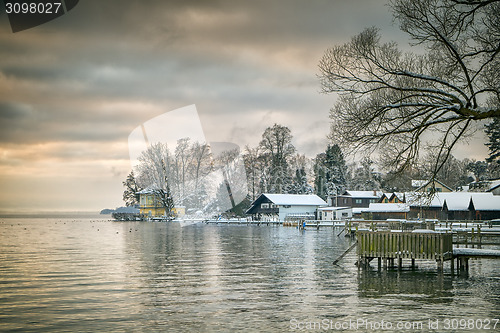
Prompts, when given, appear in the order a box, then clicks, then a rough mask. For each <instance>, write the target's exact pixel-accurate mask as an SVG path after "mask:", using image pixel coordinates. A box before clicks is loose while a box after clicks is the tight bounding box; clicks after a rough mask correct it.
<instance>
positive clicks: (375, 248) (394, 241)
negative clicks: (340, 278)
mask: <svg viewBox="0 0 500 333" xmlns="http://www.w3.org/2000/svg"><path fill="white" fill-rule="evenodd" d="M357 237H358V248H357V252H358V256H359V257H360V258H388V259H395V258H397V259H432V260H438V261H444V260H448V259H451V258H452V256H453V239H452V235H451V234H447V233H437V232H391V231H364V230H363V231H358V232H357Z"/></svg>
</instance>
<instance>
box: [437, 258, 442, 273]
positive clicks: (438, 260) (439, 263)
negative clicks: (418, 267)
mask: <svg viewBox="0 0 500 333" xmlns="http://www.w3.org/2000/svg"><path fill="white" fill-rule="evenodd" d="M436 261H437V269H438V272H442V271H443V260H442V259H437V260H436Z"/></svg>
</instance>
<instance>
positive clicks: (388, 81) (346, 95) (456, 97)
mask: <svg viewBox="0 0 500 333" xmlns="http://www.w3.org/2000/svg"><path fill="white" fill-rule="evenodd" d="M390 5H391V7H392V9H393V11H394V16H395V18H396V20H398V21H399V23H400V27H401V29H402V30H403V31H405V32H407V33H408V34H409V35H410V37H411V41H412V45H419V46H425V47H426V49H427V51H428V52H427V53H425V54H414V53H403V52H402V51H400V49H399V48H398V47H397V45H396V44H395V43H381V42H380V36H379V32H378V30H377V29H376V28H368V29H365V30H364V31H363V32H362V33H360V34H359V35H357V36H355V37H353V38H352V40H351V41H350V42H349V43H346V44H344V45H338V46H334V47H332V48H330V49H328V50H327V51H326V52H325V54H324V56H323V57H322V59H321V60H320V62H319V69H320V75H319V78H320V81H321V85H322V91H323V92H324V93H337V94H338V95H339V99H338V102H337V104H336V105H335V106H334V107H333V108H332V109H331V113H330V117H331V119H332V129H331V133H330V138H331V139H332V140H334V142H339V143H341V144H342V145H343V148H344V149H347V150H348V151H349V150H351V151H358V150H365V151H375V150H377V149H379V150H384V156H385V157H386V158H387V160H389V161H391V166H392V167H393V168H394V169H398V170H403V169H405V168H408V167H411V165H412V163H413V162H414V161H415V160H416V158H418V151H419V148H420V147H421V145H422V142H423V141H429V140H430V141H433V142H437V143H438V149H436V151H437V152H438V156H436V161H437V162H436V164H435V168H434V172H435V174H436V173H437V172H439V170H440V168H441V167H442V166H443V165H444V163H446V160H447V159H448V158H449V156H450V154H451V150H452V149H453V147H454V146H456V144H457V143H458V142H460V140H461V139H463V138H465V137H466V136H467V134H468V131H469V130H470V129H471V128H472V127H473V126H472V124H473V123H474V122H476V121H480V120H485V119H491V118H496V117H500V75H499V73H500V66H499V64H500V59H499V53H500V0H487V1H486V0H485V1H480V0H472V1H466V0H393V1H391V2H390Z"/></svg>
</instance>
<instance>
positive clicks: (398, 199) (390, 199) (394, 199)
mask: <svg viewBox="0 0 500 333" xmlns="http://www.w3.org/2000/svg"><path fill="white" fill-rule="evenodd" d="M378 202H379V203H402V202H405V194H404V193H402V192H393V193H384V194H383V195H382V197H381V198H380V200H379V201H378Z"/></svg>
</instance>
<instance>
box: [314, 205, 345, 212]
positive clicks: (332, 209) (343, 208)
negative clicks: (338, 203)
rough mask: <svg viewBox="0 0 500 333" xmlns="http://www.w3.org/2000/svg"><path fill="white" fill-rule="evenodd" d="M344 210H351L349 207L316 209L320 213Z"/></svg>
mask: <svg viewBox="0 0 500 333" xmlns="http://www.w3.org/2000/svg"><path fill="white" fill-rule="evenodd" d="M346 209H351V207H332V206H330V207H321V208H318V210H321V211H334V210H346Z"/></svg>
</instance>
